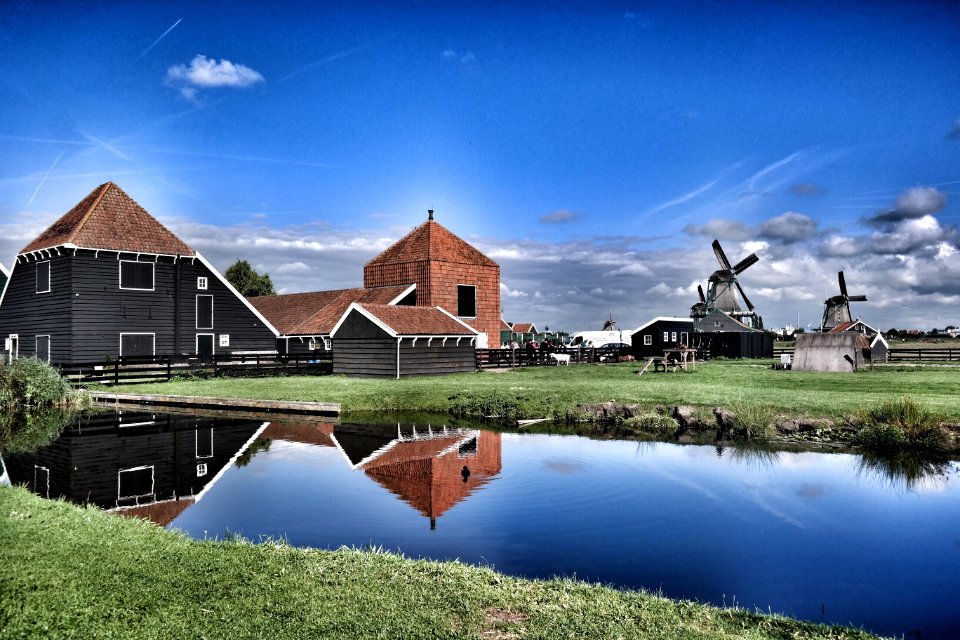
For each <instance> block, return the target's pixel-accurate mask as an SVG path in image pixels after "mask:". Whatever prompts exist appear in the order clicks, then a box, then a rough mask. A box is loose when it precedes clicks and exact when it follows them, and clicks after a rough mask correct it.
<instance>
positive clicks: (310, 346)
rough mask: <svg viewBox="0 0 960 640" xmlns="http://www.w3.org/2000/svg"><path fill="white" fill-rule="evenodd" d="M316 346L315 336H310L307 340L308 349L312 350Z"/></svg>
mask: <svg viewBox="0 0 960 640" xmlns="http://www.w3.org/2000/svg"><path fill="white" fill-rule="evenodd" d="M316 348H317V339H316V338H310V339H309V340H307V349H309V350H310V351H313V350H314V349H316Z"/></svg>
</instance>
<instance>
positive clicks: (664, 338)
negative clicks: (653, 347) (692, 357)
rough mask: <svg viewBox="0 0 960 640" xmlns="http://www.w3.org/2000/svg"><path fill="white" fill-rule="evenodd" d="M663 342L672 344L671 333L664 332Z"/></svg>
mask: <svg viewBox="0 0 960 640" xmlns="http://www.w3.org/2000/svg"><path fill="white" fill-rule="evenodd" d="M663 341H664V342H670V332H669V331H664V332H663Z"/></svg>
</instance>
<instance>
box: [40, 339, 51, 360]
mask: <svg viewBox="0 0 960 640" xmlns="http://www.w3.org/2000/svg"><path fill="white" fill-rule="evenodd" d="M37 360H39V361H40V362H50V336H37Z"/></svg>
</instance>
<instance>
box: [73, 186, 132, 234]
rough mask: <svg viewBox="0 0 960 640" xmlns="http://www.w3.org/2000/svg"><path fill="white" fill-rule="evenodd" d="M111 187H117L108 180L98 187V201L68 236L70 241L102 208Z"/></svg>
mask: <svg viewBox="0 0 960 640" xmlns="http://www.w3.org/2000/svg"><path fill="white" fill-rule="evenodd" d="M110 187H117V185H115V184H114V183H113V182H111V181H110V180H107V181H106V182H104V183H103V184H102V185H100V186H99V187H98V189H100V193H98V194H97V197H96V199H95V200H94V201H93V202H92V203H91V204H90V206H89V207H88V208H87V212H86V213H84V214H83V217H82V218H80V222H78V223H77V224H76V226H75V227H74V228H73V231H72V232H71V233H70V235H69V236H68V237H69V239H70V240H73V239H74V238H76V237H77V236H78V235H80V231H81V230H82V229H83V225H85V224H87V221H88V220H89V219H90V216H92V215H93V212H94V211H96V210H97V207H99V206H100V203H101V202H103V197H104V196H105V195H107V192H108V191H110ZM117 188H118V189H119V188H120V187H117Z"/></svg>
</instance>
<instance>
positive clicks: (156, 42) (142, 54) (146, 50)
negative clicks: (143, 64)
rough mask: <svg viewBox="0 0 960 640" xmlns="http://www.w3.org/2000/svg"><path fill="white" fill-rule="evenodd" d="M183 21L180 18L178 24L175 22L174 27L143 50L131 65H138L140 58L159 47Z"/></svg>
mask: <svg viewBox="0 0 960 640" xmlns="http://www.w3.org/2000/svg"><path fill="white" fill-rule="evenodd" d="M182 20H183V18H180V20H177V21H176V22H174V23H173V26H172V27H170V28H169V29H167V30H166V31H164V32H163V35H162V36H160V37H159V38H157V39H156V40H154V41H153V44H152V45H150V46H149V47H147V48H146V49H144V50H143V53H141V54H140V55H139V56H137V59H136V60H134V61H133V62H131V63H130V64H131V65H133V64H136V63H137V62H138V61H139V60H140V58H142V57H143V56H145V55H147V53H149V51H150V49H153V48H154V47H155V46H157V44H159V43H160V41H161V40H163V39H164V38H166V37H167V34H168V33H170V32H171V31H173V30H174V29H175V28H176V26H177V25H178V24H180V22H181V21H182Z"/></svg>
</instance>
